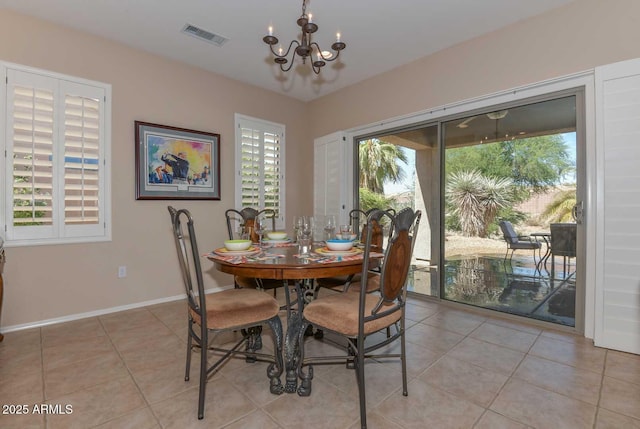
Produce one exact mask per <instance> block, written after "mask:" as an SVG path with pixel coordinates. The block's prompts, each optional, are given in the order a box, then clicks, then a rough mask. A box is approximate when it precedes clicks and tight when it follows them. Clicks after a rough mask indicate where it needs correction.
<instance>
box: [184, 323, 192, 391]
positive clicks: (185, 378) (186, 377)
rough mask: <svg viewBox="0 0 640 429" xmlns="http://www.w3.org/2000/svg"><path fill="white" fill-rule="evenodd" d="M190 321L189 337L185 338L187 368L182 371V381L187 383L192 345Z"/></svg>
mask: <svg viewBox="0 0 640 429" xmlns="http://www.w3.org/2000/svg"><path fill="white" fill-rule="evenodd" d="M191 323H192V322H191V321H189V332H188V335H189V337H188V338H187V366H186V368H185V369H184V381H189V374H190V372H191V353H192V351H191V347H192V345H193V338H192V337H191Z"/></svg>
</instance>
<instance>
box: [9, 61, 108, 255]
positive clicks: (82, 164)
mask: <svg viewBox="0 0 640 429" xmlns="http://www.w3.org/2000/svg"><path fill="white" fill-rule="evenodd" d="M0 66H1V67H2V71H3V74H4V75H5V87H4V89H3V91H2V94H1V96H2V101H3V106H4V111H3V115H2V130H3V133H2V149H3V151H2V152H3V153H4V154H5V158H4V166H5V167H6V168H5V169H3V170H4V171H5V172H6V173H5V174H2V175H0V192H2V194H3V198H2V199H1V200H0V204H1V208H2V210H1V211H0V216H1V217H2V218H1V219H0V220H1V221H2V225H3V234H2V235H3V236H4V237H5V241H6V243H7V245H35V244H54V243H72V242H87V241H105V240H109V239H110V226H109V225H110V219H109V210H108V203H109V195H108V188H107V186H106V183H107V178H108V177H109V175H108V174H107V173H108V172H107V169H108V164H107V157H106V154H107V153H109V147H108V144H109V138H108V135H107V130H108V129H109V126H108V122H109V121H108V119H109V116H110V115H109V112H108V111H107V109H106V100H107V98H108V96H109V95H110V86H109V85H106V84H101V83H97V82H90V81H85V80H81V79H76V78H72V77H69V76H63V75H59V74H55V73H49V72H46V71H41V70H35V69H31V68H26V67H21V66H16V65H9V64H4V63H0Z"/></svg>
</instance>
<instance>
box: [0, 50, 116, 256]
mask: <svg viewBox="0 0 640 429" xmlns="http://www.w3.org/2000/svg"><path fill="white" fill-rule="evenodd" d="M0 73H2V75H3V76H4V77H5V79H4V80H5V83H4V85H1V88H0V154H2V155H4V158H3V159H2V165H3V169H2V173H0V235H1V236H2V237H3V238H4V241H5V246H6V247H20V246H35V245H52V244H71V243H92V242H104V241H111V239H112V226H111V224H112V222H111V186H110V185H111V162H110V159H111V102H110V100H111V85H110V84H106V83H102V82H97V81H92V80H88V79H83V78H78V77H74V76H69V75H65V74H60V73H55V72H51V71H47V70H42V69H38V68H34V67H28V66H23V65H19V64H13V63H9V62H4V61H0ZM10 73H11V74H14V73H15V76H18V77H19V78H21V79H23V78H24V79H26V80H29V79H31V82H33V83H35V82H37V81H38V80H41V79H42V80H43V81H44V80H48V81H51V82H53V88H54V91H53V101H52V103H53V109H54V111H53V113H52V117H53V125H52V127H53V133H52V141H53V143H52V156H53V158H52V159H55V161H54V165H55V167H52V168H53V171H54V172H53V177H52V179H51V180H52V185H53V189H52V195H53V196H52V198H53V203H52V205H54V209H53V212H52V219H53V223H52V225H51V226H50V227H45V228H40V226H37V227H34V228H33V229H31V230H22V231H20V233H19V234H13V233H14V231H13V228H16V227H15V226H14V225H9V222H12V220H13V216H14V207H13V180H14V179H13V173H14V171H13V161H12V160H11V159H10V158H9V155H10V153H12V152H11V150H12V149H13V141H10V137H11V136H12V135H13V132H12V130H11V129H9V127H11V126H12V123H11V122H10V121H11V119H12V118H13V116H12V117H11V118H9V114H10V113H12V112H13V107H10V106H9V105H8V103H9V101H10V93H9V88H10V85H11V83H12V82H11V81H10V78H9V75H10ZM25 74H30V75H32V76H26V75H25ZM18 81H20V79H18ZM89 94H90V95H89ZM67 96H72V97H75V96H79V97H86V98H91V97H94V96H95V99H96V100H98V103H99V112H100V115H99V116H98V118H97V120H96V122H97V123H98V137H97V141H98V149H97V152H98V165H99V166H100V168H99V170H98V174H97V181H98V189H97V194H98V202H97V208H98V219H99V220H98V222H96V223H94V224H89V225H73V224H70V223H68V222H67V223H65V218H64V210H65V185H64V179H65V170H67V172H68V166H67V168H65V162H64V160H65V159H66V157H65V141H64V139H63V138H62V137H63V136H62V134H61V131H62V132H64V130H65V128H64V126H65V119H66V118H67V117H66V116H65V99H66V97H67ZM58 206H59V207H58ZM18 228H22V227H18ZM24 228H30V227H29V226H26V227H24ZM37 229H40V231H39V232H37V231H36V230H37ZM31 231H33V232H31Z"/></svg>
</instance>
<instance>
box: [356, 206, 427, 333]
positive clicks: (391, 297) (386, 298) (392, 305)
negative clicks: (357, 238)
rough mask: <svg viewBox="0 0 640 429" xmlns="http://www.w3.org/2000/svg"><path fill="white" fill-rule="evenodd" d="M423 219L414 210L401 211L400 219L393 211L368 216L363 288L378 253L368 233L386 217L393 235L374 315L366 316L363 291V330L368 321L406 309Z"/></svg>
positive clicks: (389, 242) (361, 289) (377, 211)
mask: <svg viewBox="0 0 640 429" xmlns="http://www.w3.org/2000/svg"><path fill="white" fill-rule="evenodd" d="M421 216H422V213H421V212H420V210H417V211H414V210H413V209H411V208H405V209H402V210H400V212H398V214H397V215H393V214H392V213H391V212H390V211H383V210H374V211H372V212H371V213H370V214H369V216H367V219H368V222H367V225H368V232H367V236H366V239H365V252H364V258H365V259H364V261H365V262H364V264H363V269H362V284H363V285H364V284H366V283H367V279H368V277H369V274H370V272H369V255H370V252H373V251H376V250H375V248H373V247H371V246H370V245H369V244H370V243H371V240H372V237H373V233H372V232H369V231H373V225H374V223H376V222H377V223H380V221H381V219H382V217H387V218H388V219H389V221H390V229H391V230H392V231H393V233H392V235H391V237H390V238H389V241H388V243H387V247H386V249H385V251H384V257H383V259H382V262H381V269H380V288H379V293H380V299H379V301H378V304H377V305H376V306H375V308H374V309H373V310H372V312H371V314H364V301H365V295H366V294H367V288H366V287H362V288H360V304H361V305H360V310H361V314H360V316H361V327H363V326H364V325H363V324H364V322H366V321H367V319H372V318H379V317H383V316H384V315H385V314H388V313H389V312H392V311H395V310H396V309H397V307H398V306H404V303H405V301H406V294H407V277H408V275H409V268H410V266H411V257H412V255H413V248H414V246H415V239H416V237H417V234H418V226H419V224H420V217H421Z"/></svg>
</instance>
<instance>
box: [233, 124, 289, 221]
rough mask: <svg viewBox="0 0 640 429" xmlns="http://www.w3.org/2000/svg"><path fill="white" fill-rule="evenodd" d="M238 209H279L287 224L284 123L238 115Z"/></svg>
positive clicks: (277, 210)
mask: <svg viewBox="0 0 640 429" xmlns="http://www.w3.org/2000/svg"><path fill="white" fill-rule="evenodd" d="M236 124H237V135H236V167H237V174H238V181H237V184H236V207H235V208H236V209H238V210H240V209H242V208H244V207H252V208H255V209H265V208H270V209H274V210H275V211H276V219H277V224H278V227H283V226H284V126H282V125H278V124H273V123H269V122H265V121H260V120H257V119H253V118H248V117H244V116H240V115H236Z"/></svg>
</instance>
